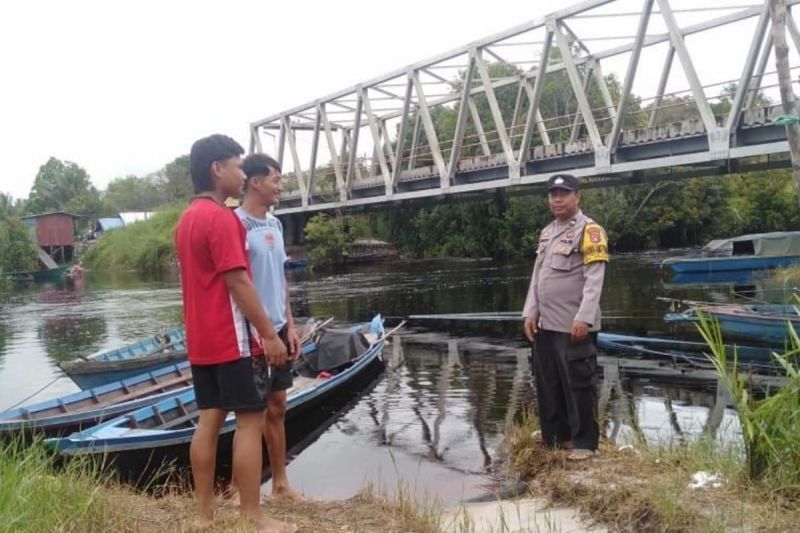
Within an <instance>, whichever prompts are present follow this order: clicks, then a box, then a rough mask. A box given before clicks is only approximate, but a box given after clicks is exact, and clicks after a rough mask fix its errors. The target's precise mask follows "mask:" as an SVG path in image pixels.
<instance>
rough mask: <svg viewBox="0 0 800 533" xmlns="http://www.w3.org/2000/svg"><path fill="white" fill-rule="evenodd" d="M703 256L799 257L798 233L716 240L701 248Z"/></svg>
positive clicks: (799, 234) (799, 240)
mask: <svg viewBox="0 0 800 533" xmlns="http://www.w3.org/2000/svg"><path fill="white" fill-rule="evenodd" d="M703 254H704V255H757V256H759V257H778V256H787V255H797V256H800V231H774V232H771V233H752V234H750V235H740V236H738V237H732V238H730V239H717V240H713V241H711V242H709V243H708V244H707V245H706V246H705V247H704V248H703Z"/></svg>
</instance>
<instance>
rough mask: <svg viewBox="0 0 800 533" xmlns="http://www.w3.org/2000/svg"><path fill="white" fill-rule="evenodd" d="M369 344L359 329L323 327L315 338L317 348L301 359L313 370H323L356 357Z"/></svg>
mask: <svg viewBox="0 0 800 533" xmlns="http://www.w3.org/2000/svg"><path fill="white" fill-rule="evenodd" d="M369 346H370V343H369V341H368V340H367V339H366V337H364V334H363V333H361V332H360V331H354V330H353V329H352V328H350V329H333V328H331V329H325V330H323V331H322V332H321V334H320V337H319V339H318V340H317V347H318V349H317V350H316V351H315V352H312V353H310V354H308V355H304V356H303V360H304V361H305V363H306V365H308V368H310V369H311V370H312V371H313V372H324V371H328V370H333V369H336V368H339V367H341V366H342V365H345V364H347V363H349V362H350V361H353V360H355V359H358V358H359V357H360V356H361V355H362V354H363V353H364V352H366V351H367V350H368V349H369Z"/></svg>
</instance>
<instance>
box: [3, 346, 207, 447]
mask: <svg viewBox="0 0 800 533" xmlns="http://www.w3.org/2000/svg"><path fill="white" fill-rule="evenodd" d="M191 383H192V373H191V368H190V366H189V363H188V361H187V362H183V363H179V364H174V365H170V366H168V367H164V368H161V369H158V370H155V371H153V372H147V373H144V374H140V375H138V376H134V377H132V378H128V379H125V380H122V381H117V382H114V383H109V384H106V385H101V386H100V387H95V388H93V389H89V390H84V391H80V392H76V393H73V394H68V395H66V396H62V397H60V398H55V399H52V400H47V401H44V402H39V403H36V404H33V405H27V406H24V407H18V408H16V409H11V410H9V411H5V412H3V413H0V435H9V434H17V433H19V432H20V431H23V432H28V433H37V434H43V435H46V436H58V435H67V434H70V433H72V432H75V431H80V430H81V429H83V428H89V427H91V426H93V425H95V424H98V423H100V422H102V421H104V420H108V419H110V418H114V417H116V416H119V415H121V414H123V413H127V412H129V411H133V410H136V409H138V408H140V407H142V406H144V405H148V404H151V403H155V402H157V401H160V400H162V399H165V398H167V397H169V396H171V395H174V394H177V393H178V392H182V391H185V390H186V387H188V386H191Z"/></svg>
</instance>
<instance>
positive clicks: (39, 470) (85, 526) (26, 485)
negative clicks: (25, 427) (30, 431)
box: [0, 440, 121, 532]
mask: <svg viewBox="0 0 800 533" xmlns="http://www.w3.org/2000/svg"><path fill="white" fill-rule="evenodd" d="M99 479H100V476H99V472H98V470H96V468H95V467H93V466H91V465H90V464H89V463H87V462H81V461H71V462H70V463H69V464H68V465H66V466H65V467H64V469H63V470H62V471H58V472H56V470H55V468H54V467H53V463H52V457H51V456H50V454H49V452H47V451H46V450H45V448H44V447H43V446H42V445H41V443H39V442H34V443H33V444H32V445H27V444H26V443H23V442H22V441H21V440H20V441H12V442H9V443H5V444H0V531H1V532H5V531H9V532H10V531H32V532H33V531H36V532H39V531H112V530H119V529H120V526H121V524H120V523H118V522H117V520H116V519H115V518H114V517H118V516H119V514H118V513H117V512H115V510H113V509H112V508H111V505H110V504H109V503H108V500H107V499H106V498H105V497H104V495H103V492H102V491H103V484H102V483H100V482H99Z"/></svg>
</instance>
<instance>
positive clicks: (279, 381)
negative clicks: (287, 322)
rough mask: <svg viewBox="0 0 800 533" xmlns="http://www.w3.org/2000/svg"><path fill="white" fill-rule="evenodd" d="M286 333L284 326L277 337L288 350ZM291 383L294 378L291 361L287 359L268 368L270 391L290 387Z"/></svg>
mask: <svg viewBox="0 0 800 533" xmlns="http://www.w3.org/2000/svg"><path fill="white" fill-rule="evenodd" d="M287 334H288V331H287V328H286V327H285V326H284V327H283V329H281V330H280V331H279V332H278V338H280V340H281V341H283V344H284V345H285V346H286V351H287V352H288V351H289V338H288V337H287ZM293 384H294V379H293V378H292V361H288V362H287V363H286V364H284V365H281V366H273V367H271V368H270V380H269V391H270V392H280V391H284V390H287V389H291V388H292V385H293Z"/></svg>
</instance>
